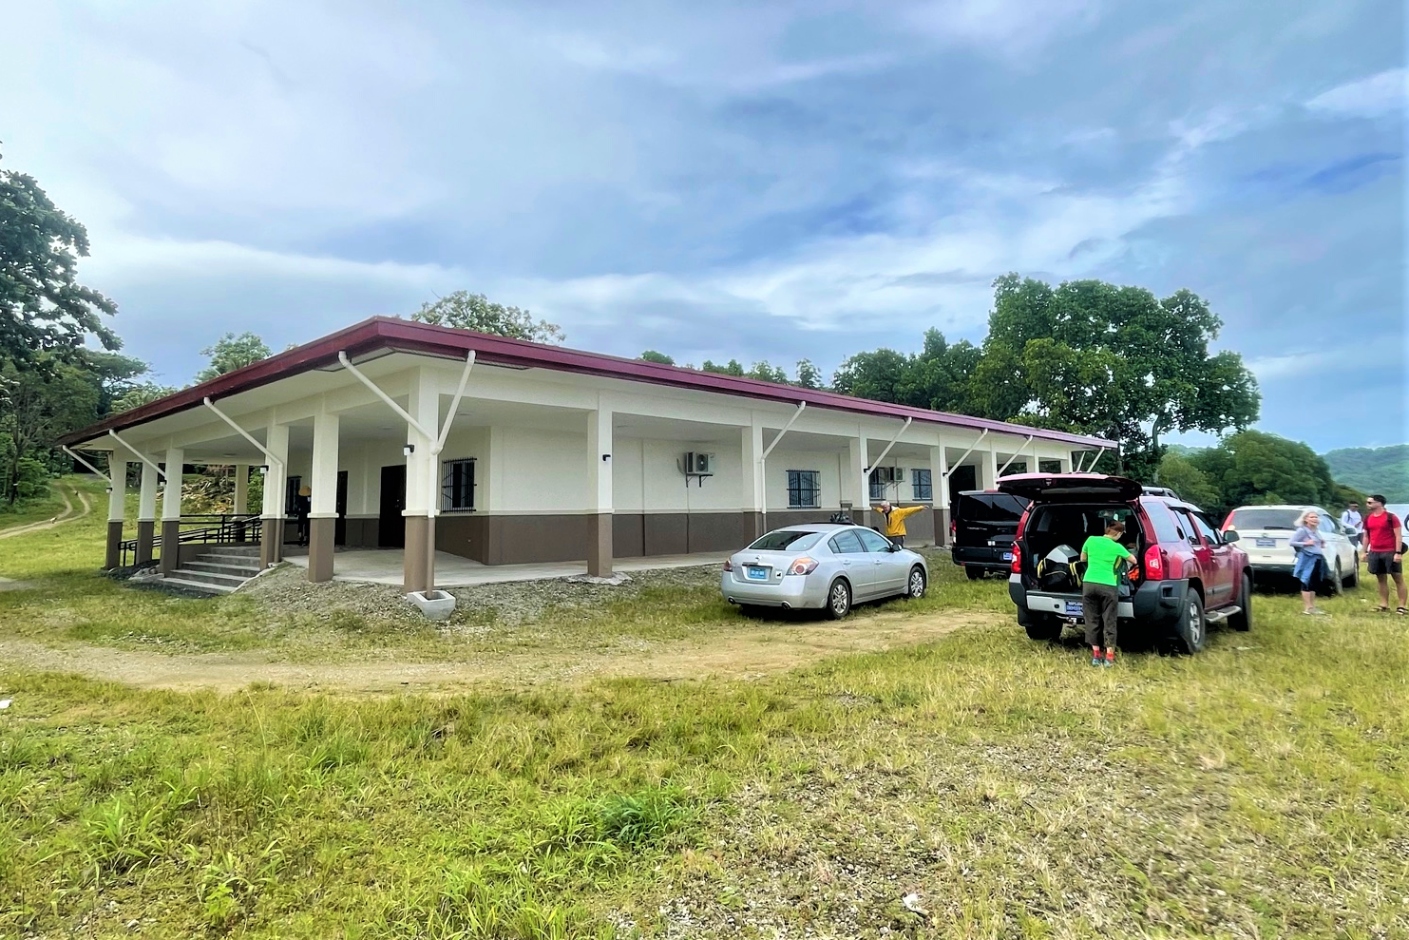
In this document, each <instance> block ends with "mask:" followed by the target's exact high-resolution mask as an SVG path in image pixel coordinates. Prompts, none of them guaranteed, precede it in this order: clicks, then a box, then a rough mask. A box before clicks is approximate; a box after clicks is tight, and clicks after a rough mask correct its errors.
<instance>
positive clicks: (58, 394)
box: [0, 352, 101, 504]
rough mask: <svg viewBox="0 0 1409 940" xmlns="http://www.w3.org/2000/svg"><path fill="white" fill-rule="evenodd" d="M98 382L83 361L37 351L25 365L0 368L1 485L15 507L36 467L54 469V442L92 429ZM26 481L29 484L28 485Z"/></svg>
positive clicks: (9, 501) (97, 400)
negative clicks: (90, 425)
mask: <svg viewBox="0 0 1409 940" xmlns="http://www.w3.org/2000/svg"><path fill="white" fill-rule="evenodd" d="M100 394H101V392H100V382H99V381H98V379H97V378H96V377H95V376H94V375H93V373H91V372H89V371H87V370H86V369H84V368H83V367H82V365H81V362H70V361H65V360H63V359H59V358H57V357H56V355H55V354H53V353H48V352H41V353H38V354H36V355H35V356H34V357H33V358H32V360H31V361H29V362H27V363H25V364H19V363H15V362H8V363H5V364H3V365H2V366H0V400H3V405H4V407H3V412H0V437H3V438H4V439H5V447H4V451H3V452H0V486H3V488H4V497H3V498H4V499H5V501H6V502H8V503H10V504H13V503H15V502H16V501H17V500H19V499H21V498H25V497H26V496H27V495H28V493H27V489H26V487H27V486H28V485H29V483H32V482H33V479H34V466H35V465H36V464H37V465H39V466H42V467H44V468H45V469H46V471H48V470H54V469H58V467H57V466H55V463H56V461H55V460H54V451H53V449H52V448H53V442H54V440H55V439H56V438H57V437H59V436H60V435H62V434H65V433H67V432H69V431H73V430H77V429H78V428H81V427H85V426H86V425H89V424H92V423H93V422H94V421H95V420H97V418H98V405H99V401H100ZM26 481H28V483H27V482H26Z"/></svg>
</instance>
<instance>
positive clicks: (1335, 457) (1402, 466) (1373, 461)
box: [1322, 444, 1409, 503]
mask: <svg viewBox="0 0 1409 940" xmlns="http://www.w3.org/2000/svg"><path fill="white" fill-rule="evenodd" d="M1322 456H1323V457H1324V458H1325V460H1326V465H1327V466H1328V467H1330V468H1331V476H1332V477H1334V478H1335V480H1336V482H1337V483H1344V484H1345V485H1346V486H1353V487H1355V488H1356V489H1357V490H1360V491H1361V492H1362V493H1383V494H1384V496H1385V498H1386V499H1388V500H1389V501H1390V502H1392V503H1409V444H1393V445H1391V446H1389V447H1347V448H1345V449H1344V450H1333V451H1331V452H1329V453H1327V454H1323V455H1322Z"/></svg>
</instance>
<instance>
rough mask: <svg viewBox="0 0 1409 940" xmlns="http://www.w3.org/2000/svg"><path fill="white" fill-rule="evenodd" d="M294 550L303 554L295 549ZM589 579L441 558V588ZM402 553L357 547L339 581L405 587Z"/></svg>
mask: <svg viewBox="0 0 1409 940" xmlns="http://www.w3.org/2000/svg"><path fill="white" fill-rule="evenodd" d="M290 551H291V552H292V551H298V549H295V548H292V546H291V547H290ZM729 554H730V553H728V552H709V553H700V554H694V555H653V556H651V557H649V558H618V559H617V560H616V561H615V562H613V567H614V569H615V570H616V571H623V572H626V573H627V574H630V573H631V572H633V571H653V570H658V569H661V568H694V567H699V566H702V565H722V564H724V559H726V558H728V557H729ZM284 557H285V560H286V561H288V562H289V563H290V564H294V565H298V566H299V567H302V568H307V567H308V556H307V555H303V554H300V555H293V554H286V555H285V556H284ZM586 574H587V562H585V561H561V562H546V563H542V564H532V565H482V564H480V563H479V562H477V561H471V560H470V559H468V558H461V557H460V556H459V555H451V554H448V553H446V552H436V553H435V582H436V587H442V588H453V587H474V586H476V585H479V584H503V583H505V582H508V581H541V580H543V579H545V578H571V577H574V576H580V575H586ZM401 578H402V552H401V550H400V549H398V548H370V549H368V548H356V549H349V550H347V551H339V552H337V553H336V554H334V555H333V580H335V581H364V582H369V583H372V584H401V583H402V582H401Z"/></svg>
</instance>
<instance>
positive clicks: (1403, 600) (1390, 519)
mask: <svg viewBox="0 0 1409 940" xmlns="http://www.w3.org/2000/svg"><path fill="white" fill-rule="evenodd" d="M1365 505H1366V506H1367V507H1368V508H1369V510H1370V511H1369V513H1368V514H1367V515H1366V516H1365V558H1366V568H1367V570H1368V571H1369V572H1370V573H1371V574H1372V575H1374V576H1375V577H1376V578H1378V579H1379V582H1380V608H1379V609H1380V610H1384V611H1387V610H1389V579H1390V578H1391V577H1392V578H1394V586H1395V587H1396V588H1397V589H1398V593H1399V609H1398V610H1397V611H1396V613H1398V614H1400V615H1401V616H1402V615H1404V614H1409V590H1407V589H1406V588H1405V587H1404V556H1403V555H1402V554H1401V550H1402V549H1403V548H1404V525H1403V523H1401V522H1400V521H1399V517H1398V516H1396V515H1395V514H1394V513H1392V512H1385V498H1384V497H1383V496H1380V495H1379V494H1376V495H1374V496H1371V497H1369V498H1368V499H1366V500H1365Z"/></svg>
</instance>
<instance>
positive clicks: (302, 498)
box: [294, 486, 313, 548]
mask: <svg viewBox="0 0 1409 940" xmlns="http://www.w3.org/2000/svg"><path fill="white" fill-rule="evenodd" d="M312 496H313V490H311V489H309V488H308V487H306V486H300V487H299V488H298V495H297V496H295V497H294V520H295V521H296V522H297V523H298V544H299V545H301V546H303V547H304V548H307V547H308V514H309V513H310V512H312V511H313V500H312Z"/></svg>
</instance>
